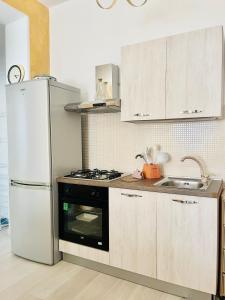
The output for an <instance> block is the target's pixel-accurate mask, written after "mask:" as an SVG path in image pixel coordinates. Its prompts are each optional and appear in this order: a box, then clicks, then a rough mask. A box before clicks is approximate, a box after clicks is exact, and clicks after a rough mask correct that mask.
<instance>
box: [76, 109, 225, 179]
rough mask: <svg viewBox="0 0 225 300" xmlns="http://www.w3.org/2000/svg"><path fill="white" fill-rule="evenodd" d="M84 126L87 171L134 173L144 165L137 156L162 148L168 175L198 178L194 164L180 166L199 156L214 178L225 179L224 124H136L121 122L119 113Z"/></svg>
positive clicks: (99, 116) (87, 120) (90, 119)
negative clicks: (184, 158)
mask: <svg viewBox="0 0 225 300" xmlns="http://www.w3.org/2000/svg"><path fill="white" fill-rule="evenodd" d="M82 123H83V157H84V166H85V167H89V168H96V167H97V168H101V169H118V170H121V171H124V172H132V171H133V170H134V169H136V168H140V169H141V168H142V165H143V162H142V161H141V160H140V159H139V160H135V155H136V154H137V153H140V152H143V151H144V150H145V148H146V146H153V145H154V144H159V145H160V146H161V149H162V151H165V152H168V153H169V154H170V155H171V160H170V162H168V163H167V164H166V165H165V166H164V174H165V175H174V176H195V177H196V176H197V177H199V174H200V173H199V167H198V166H197V165H196V164H195V163H194V162H193V161H185V162H183V163H182V162H180V159H181V157H182V156H184V155H196V156H198V157H200V158H202V159H203V160H204V161H205V163H206V165H207V168H208V171H209V173H210V174H211V175H212V176H215V177H219V178H224V179H225V120H210V121H194V122H187V121H182V122H171V123H149V122H146V123H137V124H133V123H125V122H121V121H120V114H119V113H117V114H96V115H95V114H93V115H88V116H84V117H83V121H82Z"/></svg>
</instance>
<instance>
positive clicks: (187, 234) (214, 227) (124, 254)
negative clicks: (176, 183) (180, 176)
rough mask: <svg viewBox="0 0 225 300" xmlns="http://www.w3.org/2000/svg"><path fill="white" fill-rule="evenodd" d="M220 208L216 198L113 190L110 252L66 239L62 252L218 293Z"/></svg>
mask: <svg viewBox="0 0 225 300" xmlns="http://www.w3.org/2000/svg"><path fill="white" fill-rule="evenodd" d="M218 206H219V201H218V199H216V198H204V197H193V196H185V195H177V194H176V195H175V194H174V195H173V194H166V193H153V192H146V191H137V190H128V189H119V188H115V189H114V188H110V189H109V252H106V251H101V250H98V249H93V248H90V247H86V246H82V245H78V244H74V243H70V242H66V241H62V240H60V241H59V248H60V250H61V251H62V252H65V253H69V254H72V255H76V256H79V257H82V258H86V259H89V260H93V261H96V262H100V263H103V264H106V265H111V266H113V267H117V268H120V269H123V270H127V271H131V272H134V273H137V274H141V275H145V276H148V277H151V278H156V279H158V280H162V281H165V282H168V283H172V284H175V285H179V286H183V287H186V288H189V289H194V290H197V291H201V292H205V293H208V294H214V295H215V294H216V291H217V277H218V219H219V216H218ZM224 282H225V280H224V278H223V284H224Z"/></svg>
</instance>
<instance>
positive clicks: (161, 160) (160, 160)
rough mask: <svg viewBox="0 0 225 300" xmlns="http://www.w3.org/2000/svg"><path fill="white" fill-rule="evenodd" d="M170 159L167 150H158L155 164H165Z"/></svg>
mask: <svg viewBox="0 0 225 300" xmlns="http://www.w3.org/2000/svg"><path fill="white" fill-rule="evenodd" d="M169 160H170V156H169V154H168V153H167V152H161V151H160V152H158V154H157V156H156V163H157V164H165V163H167V162H168V161H169Z"/></svg>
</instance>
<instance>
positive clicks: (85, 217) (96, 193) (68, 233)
mask: <svg viewBox="0 0 225 300" xmlns="http://www.w3.org/2000/svg"><path fill="white" fill-rule="evenodd" d="M108 199H109V195H108V188H107V187H96V186H89V185H76V184H68V183H59V238H60V239H62V240H65V241H70V242H73V243H78V244H81V245H85V246H89V247H93V248H97V249H101V250H105V251H109V207H108V202H109V201H108Z"/></svg>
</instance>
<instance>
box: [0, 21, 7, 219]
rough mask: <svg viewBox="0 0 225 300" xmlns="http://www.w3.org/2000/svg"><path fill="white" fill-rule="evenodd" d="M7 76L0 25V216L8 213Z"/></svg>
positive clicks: (3, 37) (3, 39)
mask: <svg viewBox="0 0 225 300" xmlns="http://www.w3.org/2000/svg"><path fill="white" fill-rule="evenodd" d="M5 77H6V71H5V26H4V25H0V217H2V216H5V217H6V216H7V215H8V164H7V161H8V157H7V136H6V102H5V100H6V99H5Z"/></svg>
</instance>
